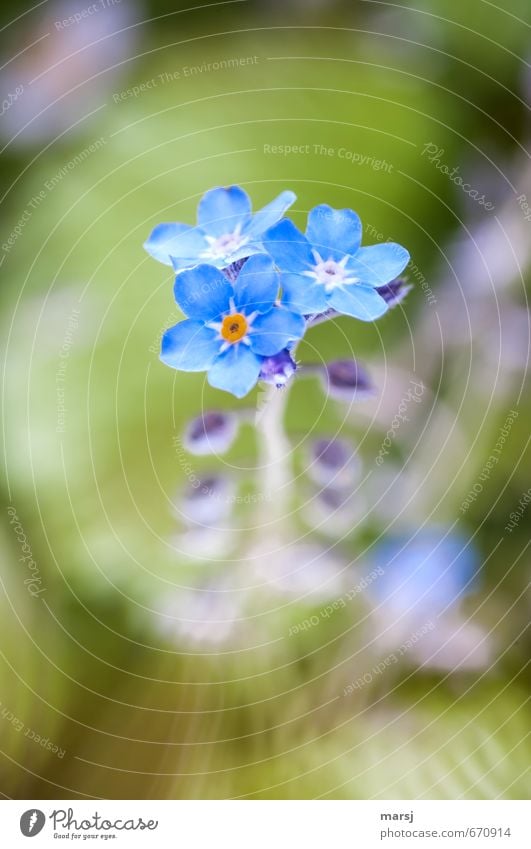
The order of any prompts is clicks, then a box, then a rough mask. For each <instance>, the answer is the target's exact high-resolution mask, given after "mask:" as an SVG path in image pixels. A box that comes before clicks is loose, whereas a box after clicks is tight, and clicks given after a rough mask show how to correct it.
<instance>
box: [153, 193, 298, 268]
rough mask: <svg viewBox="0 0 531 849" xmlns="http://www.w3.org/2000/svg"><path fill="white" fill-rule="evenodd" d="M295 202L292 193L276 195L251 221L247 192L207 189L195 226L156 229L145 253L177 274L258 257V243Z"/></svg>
mask: <svg viewBox="0 0 531 849" xmlns="http://www.w3.org/2000/svg"><path fill="white" fill-rule="evenodd" d="M294 201H295V195H294V194H293V192H290V191H284V192H281V193H280V194H279V195H278V197H276V198H275V199H274V200H273V201H271V203H268V204H267V206H264V207H263V209H261V210H259V211H258V212H256V213H255V214H254V215H253V214H252V212H251V201H250V198H249V195H248V194H247V192H245V191H244V190H243V189H241V188H240V187H239V186H229V187H228V188H221V187H219V188H216V189H211V190H210V191H208V192H206V194H204V195H203V197H202V198H201V200H200V201H199V206H198V208H197V226H196V227H191V226H190V225H189V224H180V223H172V224H159V225H158V226H157V227H155V229H154V230H153V231H152V233H151V235H150V237H149V239H148V240H147V241H146V242H145V243H144V247H145V249H146V250H147V252H148V253H149V254H151V256H153V257H154V258H155V259H158V260H159V262H163V263H165V265H173V267H174V269H175V271H177V272H179V271H181V270H183V269H185V268H192V267H193V266H194V265H198V264H199V263H208V264H209V265H214V266H215V267H216V268H225V267H226V266H228V265H230V264H231V263H233V262H236V260H238V259H242V258H243V257H248V256H250V255H251V254H255V253H260V252H261V250H262V248H261V245H260V240H261V237H262V236H263V234H264V233H265V231H266V230H268V229H269V228H270V227H272V226H273V224H276V222H277V221H279V220H280V219H281V218H282V216H283V215H284V213H285V212H286V210H287V209H289V207H290V206H291V205H292V204H293V202H294Z"/></svg>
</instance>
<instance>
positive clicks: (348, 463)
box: [307, 439, 358, 488]
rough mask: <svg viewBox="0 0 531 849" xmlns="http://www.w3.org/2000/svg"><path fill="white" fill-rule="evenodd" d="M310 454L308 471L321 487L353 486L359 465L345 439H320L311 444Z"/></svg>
mask: <svg viewBox="0 0 531 849" xmlns="http://www.w3.org/2000/svg"><path fill="white" fill-rule="evenodd" d="M309 454H310V456H309V464H308V470H307V471H308V474H309V476H310V477H311V478H312V479H313V480H314V481H315V483H317V484H319V486H324V487H327V486H329V485H330V484H333V485H334V486H336V487H339V488H341V487H351V486H352V484H353V483H354V481H355V479H356V472H357V466H358V464H357V461H356V457H355V455H354V453H353V450H352V446H351V445H350V443H349V442H347V441H346V440H345V439H318V440H316V441H315V442H313V443H312V444H311V446H310V452H309Z"/></svg>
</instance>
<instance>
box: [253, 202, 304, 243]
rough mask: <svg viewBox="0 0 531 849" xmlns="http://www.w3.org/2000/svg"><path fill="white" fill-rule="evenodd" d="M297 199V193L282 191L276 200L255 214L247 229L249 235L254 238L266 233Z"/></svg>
mask: <svg viewBox="0 0 531 849" xmlns="http://www.w3.org/2000/svg"><path fill="white" fill-rule="evenodd" d="M296 200H297V195H295V194H294V193H293V192H281V193H280V194H279V195H278V197H276V198H275V200H272V201H271V203H268V204H267V206H264V207H262V209H260V210H259V211H258V212H257V213H255V215H253V218H252V221H251V222H250V223H249V225H248V226H247V227H246V229H245V233H246V235H247V236H250V237H251V238H253V239H256V238H258V237H259V236H260V235H261V234H262V233H265V231H266V230H268V229H269V227H272V226H273V224H276V223H277V221H280V219H281V218H282V216H283V215H284V213H285V212H286V210H288V209H289V208H290V206H291V205H292V204H294V203H295V201H296Z"/></svg>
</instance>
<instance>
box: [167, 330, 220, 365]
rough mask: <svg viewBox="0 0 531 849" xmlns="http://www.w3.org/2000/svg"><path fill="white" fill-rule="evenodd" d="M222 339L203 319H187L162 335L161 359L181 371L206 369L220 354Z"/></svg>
mask: <svg viewBox="0 0 531 849" xmlns="http://www.w3.org/2000/svg"><path fill="white" fill-rule="evenodd" d="M219 349H220V340H219V337H218V334H217V333H216V331H215V330H210V329H209V328H208V327H205V325H204V324H203V322H202V321H190V320H189V319H185V320H184V321H180V322H179V324H176V325H175V326H174V327H170V329H169V330H167V331H166V333H165V334H164V336H163V337H162V345H161V352H160V359H161V360H162V362H163V363H166V365H167V366H171V367H172V368H177V369H181V371H205V369H208V368H210V366H211V365H212V363H213V362H214V360H215V358H216V357H217V355H218V354H219Z"/></svg>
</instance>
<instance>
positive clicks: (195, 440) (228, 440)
mask: <svg viewBox="0 0 531 849" xmlns="http://www.w3.org/2000/svg"><path fill="white" fill-rule="evenodd" d="M237 431H238V423H237V421H236V416H234V415H233V414H232V413H221V412H217V411H215V410H212V411H209V412H206V413H202V414H201V415H200V416H197V417H196V418H195V419H192V421H191V422H190V423H189V424H188V427H187V428H186V431H185V433H184V438H183V444H184V447H185V448H186V450H187V451H189V452H190V453H191V454H196V455H198V456H201V455H205V454H225V452H226V451H228V450H229V448H230V447H231V445H232V443H233V442H234V439H235V438H236V434H237Z"/></svg>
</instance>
